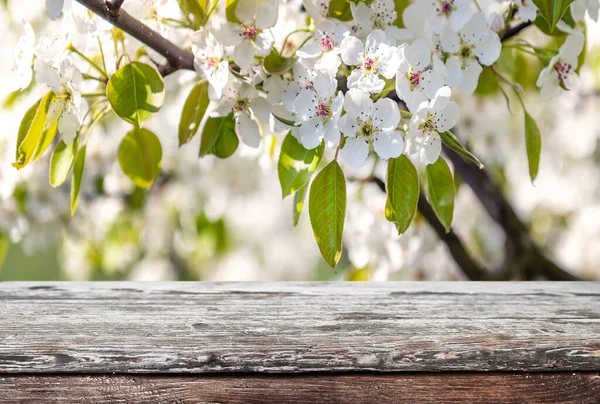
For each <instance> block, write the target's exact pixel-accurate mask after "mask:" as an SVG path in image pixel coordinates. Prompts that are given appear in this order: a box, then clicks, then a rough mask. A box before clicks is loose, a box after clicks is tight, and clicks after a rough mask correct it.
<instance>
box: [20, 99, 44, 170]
mask: <svg viewBox="0 0 600 404" xmlns="http://www.w3.org/2000/svg"><path fill="white" fill-rule="evenodd" d="M41 102H42V98H40V99H39V100H38V101H37V102H36V103H35V104H33V105H32V106H31V107H30V108H29V109H28V110H27V112H25V115H23V119H21V124H20V125H19V133H18V135H17V149H16V151H15V160H18V159H19V148H20V147H21V143H23V139H25V136H27V132H29V128H31V124H32V123H33V118H34V117H35V114H36V112H37V110H38V108H39V107H40V103H41Z"/></svg>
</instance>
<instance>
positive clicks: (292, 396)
mask: <svg viewBox="0 0 600 404" xmlns="http://www.w3.org/2000/svg"><path fill="white" fill-rule="evenodd" d="M599 400H600V375H599V374H597V373H596V374H594V373H548V372H546V373H534V374H526V373H518V374H510V373H482V372H479V373H469V374H465V373H416V374H415V373H394V374H389V373H387V374H381V373H378V374H376V375H373V374H362V373H361V374H344V375H337V374H325V375H323V374H321V375H315V374H308V375H296V376H291V375H287V376H283V375H271V376H269V375H243V376H242V375H240V376H237V377H230V376H226V375H223V376H207V375H195V376H188V377H185V376H180V375H173V376H170V377H169V376H150V375H128V376H122V375H118V376H105V375H92V376H76V375H71V376H68V375H61V376H8V377H2V376H0V402H2V403H36V404H37V403H48V402H51V403H93V404H114V403H119V404H122V403H132V404H137V403H180V404H188V403H189V404H199V403H207V404H208V403H211V404H215V403H220V404H225V403H226V404H248V403H253V404H266V403H278V404H280V403H290V404H307V403H309V404H310V403H319V404H333V403H340V404H348V403H354V404H373V403H381V402H386V403H411V404H412V403H469V404H472V403H530V404H531V403H545V404H548V403H561V404H566V403H572V404H586V403H590V404H592V403H598V402H599Z"/></svg>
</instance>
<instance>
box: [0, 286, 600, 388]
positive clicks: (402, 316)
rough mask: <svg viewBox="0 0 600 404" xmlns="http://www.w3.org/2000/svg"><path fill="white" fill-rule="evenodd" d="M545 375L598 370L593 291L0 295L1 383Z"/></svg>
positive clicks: (599, 299) (148, 289)
mask: <svg viewBox="0 0 600 404" xmlns="http://www.w3.org/2000/svg"><path fill="white" fill-rule="evenodd" d="M550 370H554V371H600V284H599V283H393V282H390V283H367V284H357V283H352V284H349V283H300V284H299V283H266V284H265V283H43V284H40V283H1V284H0V373H2V374H5V375H6V374H18V373H57V372H60V373H69V372H71V373H80V374H81V373H83V374H90V373H97V374H100V373H112V372H115V373H173V374H181V373H190V374H191V373H198V374H200V373H219V372H261V373H265V372H267V373H300V372H345V371H351V372H356V371H377V372H398V371H405V372H417V371H435V372H439V371H550ZM319 377H320V376H319ZM123 380H130V379H123ZM594 380H595V379H594Z"/></svg>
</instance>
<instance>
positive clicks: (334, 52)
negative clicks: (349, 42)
mask: <svg viewBox="0 0 600 404" xmlns="http://www.w3.org/2000/svg"><path fill="white" fill-rule="evenodd" d="M349 34H350V28H348V26H346V25H344V24H336V23H334V22H331V21H326V22H323V23H321V24H319V25H317V27H316V28H315V33H314V36H313V38H312V39H310V40H309V41H308V42H306V44H304V45H303V46H302V47H301V48H300V49H298V51H297V52H296V55H297V56H298V57H300V58H304V59H313V58H316V61H315V65H314V67H315V69H317V70H323V71H326V72H327V73H329V74H330V75H332V76H335V74H336V73H337V70H338V68H339V67H340V64H341V63H342V61H341V59H340V52H341V48H340V45H341V42H342V40H343V39H344V38H346V37H347V36H348V35H349Z"/></svg>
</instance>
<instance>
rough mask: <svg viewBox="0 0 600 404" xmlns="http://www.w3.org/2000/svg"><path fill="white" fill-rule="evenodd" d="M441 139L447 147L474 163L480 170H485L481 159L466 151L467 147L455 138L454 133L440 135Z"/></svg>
mask: <svg viewBox="0 0 600 404" xmlns="http://www.w3.org/2000/svg"><path fill="white" fill-rule="evenodd" d="M440 137H441V138H442V142H444V144H445V145H446V146H448V147H449V148H451V149H452V150H454V151H455V152H456V153H458V154H460V155H461V156H463V157H464V158H465V159H467V160H469V161H471V162H472V163H475V165H476V166H477V167H479V168H480V169H481V168H483V164H482V163H481V161H479V159H478V158H477V157H476V156H475V155H474V154H473V153H471V152H470V151H468V150H467V149H465V147H464V146H463V145H462V144H461V143H460V141H459V140H458V138H457V137H456V136H454V134H453V133H452V132H443V133H440Z"/></svg>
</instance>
